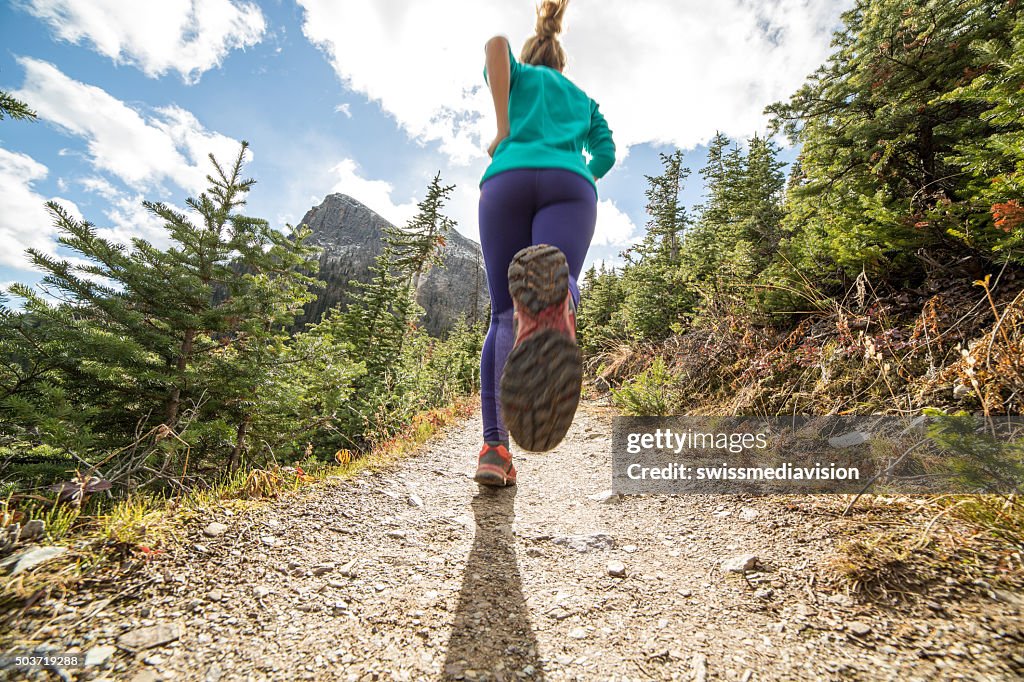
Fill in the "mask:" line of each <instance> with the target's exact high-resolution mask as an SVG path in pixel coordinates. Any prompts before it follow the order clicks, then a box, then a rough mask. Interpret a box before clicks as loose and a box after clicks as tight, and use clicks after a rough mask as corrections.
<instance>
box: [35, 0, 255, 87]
mask: <svg viewBox="0 0 1024 682" xmlns="http://www.w3.org/2000/svg"><path fill="white" fill-rule="evenodd" d="M21 5H22V7H24V8H25V9H26V10H27V11H28V12H29V13H31V14H32V15H34V16H35V17H37V18H39V19H42V20H43V21H45V22H46V23H48V24H49V25H50V28H51V30H52V31H53V32H54V34H56V36H57V37H59V38H61V39H63V40H67V41H69V42H72V43H80V42H87V43H90V44H91V46H92V48H93V49H94V50H95V51H96V52H99V53H100V54H102V55H104V56H106V57H110V58H111V59H113V60H114V61H115V62H117V63H119V64H120V63H127V64H132V65H134V66H137V67H138V68H139V69H141V70H142V71H143V72H144V73H145V74H146V75H147V76H150V77H157V76H161V75H163V74H164V73H166V72H167V71H170V70H174V71H177V72H178V73H180V74H181V77H182V78H183V79H184V80H185V81H186V82H195V81H197V80H198V79H199V77H200V76H201V75H202V74H203V72H205V71H207V70H209V69H211V68H213V67H216V66H219V65H220V63H221V61H222V60H223V59H224V57H225V55H227V53H228V52H229V51H230V50H233V49H237V48H245V47H248V46H250V45H255V44H256V43H258V42H259V41H260V39H261V38H262V36H263V33H264V31H265V30H266V21H265V20H264V18H263V13H262V12H260V10H259V8H258V7H257V6H256V5H254V4H252V3H248V2H237V1H235V0H159V2H139V0H91V1H90V2H80V1H76V0H23V2H22V3H21Z"/></svg>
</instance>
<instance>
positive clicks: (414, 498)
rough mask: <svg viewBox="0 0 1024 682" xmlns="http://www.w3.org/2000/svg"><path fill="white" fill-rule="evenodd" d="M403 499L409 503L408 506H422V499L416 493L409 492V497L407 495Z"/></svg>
mask: <svg viewBox="0 0 1024 682" xmlns="http://www.w3.org/2000/svg"><path fill="white" fill-rule="evenodd" d="M405 501H406V502H408V503H409V506H410V507H422V506H423V500H422V499H420V496H419V495H417V494H416V493H410V494H409V497H407V498H406V499H405Z"/></svg>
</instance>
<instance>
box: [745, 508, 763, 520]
mask: <svg viewBox="0 0 1024 682" xmlns="http://www.w3.org/2000/svg"><path fill="white" fill-rule="evenodd" d="M759 514H760V512H758V511H757V510H756V509H754V508H753V507H743V509H740V518H741V519H743V520H744V521H753V520H754V519H756V518H757V517H758V515H759Z"/></svg>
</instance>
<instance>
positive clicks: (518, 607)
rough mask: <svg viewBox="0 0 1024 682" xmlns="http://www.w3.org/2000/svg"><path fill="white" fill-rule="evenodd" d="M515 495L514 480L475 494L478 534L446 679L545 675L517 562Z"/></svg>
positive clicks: (464, 583)
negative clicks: (513, 528)
mask: <svg viewBox="0 0 1024 682" xmlns="http://www.w3.org/2000/svg"><path fill="white" fill-rule="evenodd" d="M515 496H516V487H515V486H510V487H508V488H501V489H488V488H481V489H480V492H479V493H478V494H477V495H476V497H474V498H473V502H472V507H473V516H474V518H475V519H476V534H475V536H474V538H473V548H472V549H471V550H470V552H469V560H468V561H467V562H466V571H465V574H464V576H463V579H462V589H461V590H460V591H459V604H458V607H457V610H456V612H455V623H454V625H453V626H452V634H451V637H450V638H449V640H448V655H447V657H446V658H445V662H444V669H443V670H444V672H443V678H444V679H446V680H450V679H463V678H465V679H487V680H515V679H521V678H518V677H517V675H516V673H517V672H520V671H522V672H525V674H526V678H527V679H532V680H542V679H544V672H543V671H542V670H541V667H540V660H539V657H538V653H537V638H536V637H535V636H534V634H533V630H532V629H531V628H530V618H529V613H528V611H527V607H526V598H525V597H524V596H523V583H522V579H521V578H520V575H519V567H518V566H517V565H516V552H515V540H514V539H513V536H512V519H513V518H514V516H515V511H514V502H515ZM467 670H472V671H475V673H476V674H475V675H474V673H472V672H471V673H469V674H468V675H466V674H465V671H467Z"/></svg>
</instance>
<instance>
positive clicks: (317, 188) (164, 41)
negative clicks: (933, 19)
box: [0, 0, 851, 284]
mask: <svg viewBox="0 0 1024 682" xmlns="http://www.w3.org/2000/svg"><path fill="white" fill-rule="evenodd" d="M850 4H851V2H849V1H848V0H843V1H842V2H837V1H834V0H764V1H763V2H750V1H749V0H720V1H719V2H716V3H707V2H692V1H672V0H649V1H648V2H647V3H644V4H643V5H638V4H632V3H608V2H602V1H601V0H574V1H573V3H572V4H571V5H570V8H569V12H568V17H567V25H566V32H565V35H564V37H563V44H564V45H565V47H566V50H567V51H568V53H569V56H570V61H569V65H568V68H567V70H566V75H567V76H569V77H570V78H572V79H573V80H574V81H575V82H576V83H577V84H579V85H581V87H583V88H584V89H585V90H586V91H587V92H588V93H589V94H590V95H591V96H592V97H593V98H594V99H595V100H597V101H598V102H599V103H600V104H601V108H602V111H603V112H604V113H605V115H606V117H607V119H608V122H609V125H610V126H611V128H612V130H613V132H614V134H615V138H616V142H617V144H618V147H619V156H620V161H619V163H618V164H617V165H616V166H615V168H613V170H612V171H611V172H610V173H609V175H608V176H606V178H605V179H604V180H602V181H601V183H600V184H599V192H600V195H601V197H600V198H601V202H600V205H599V218H598V229H597V237H596V239H595V243H594V245H593V247H592V249H591V252H590V261H591V262H595V261H600V260H603V259H607V260H610V261H613V262H614V261H615V260H616V259H617V255H618V253H619V252H620V251H621V250H622V249H623V248H625V247H626V246H628V244H629V243H630V242H631V241H634V240H635V239H636V238H638V237H639V235H640V234H641V233H642V231H643V226H644V224H645V223H646V220H647V217H646V215H645V213H644V194H643V191H644V188H645V181H644V176H645V175H647V174H656V173H658V172H659V167H660V166H659V161H658V153H659V152H669V151H671V150H672V149H674V148H676V147H679V148H682V149H684V150H685V151H686V158H687V163H688V165H689V166H690V167H691V168H692V170H693V174H692V176H691V180H690V182H689V184H688V185H687V187H686V192H685V194H686V198H687V200H688V201H689V202H690V203H695V202H696V201H698V200H699V196H700V191H701V187H700V183H699V176H698V175H697V171H698V169H699V168H700V167H701V165H702V164H703V159H704V154H705V152H706V148H705V147H704V146H703V145H704V143H705V142H706V141H707V140H708V139H709V138H710V137H711V136H712V135H713V134H714V132H715V131H716V130H722V131H723V132H725V133H726V134H729V135H730V136H732V137H734V138H737V139H742V138H744V137H747V136H749V135H751V134H753V133H755V132H763V130H764V125H765V118H764V116H763V114H762V110H763V108H764V106H765V105H767V104H769V103H771V102H772V101H775V100H777V99H782V98H785V97H787V96H788V95H789V94H790V93H792V92H793V91H794V90H795V89H796V88H797V87H799V85H800V83H802V82H803V80H804V79H805V77H806V76H807V75H808V74H809V73H810V72H811V71H813V70H814V68H815V67H816V66H817V65H818V64H819V63H821V61H822V60H823V59H824V58H825V57H826V56H827V54H828V51H829V39H830V35H831V32H832V30H834V28H836V26H837V22H838V18H839V14H840V12H841V11H842V10H843V9H845V8H847V7H848V6H849V5H850ZM639 7H643V8H644V12H645V14H644V15H639V14H638V11H639V10H638V9H637V8H639ZM532 27H533V2H520V1H518V0H516V1H514V2H513V1H510V0H503V1H502V0H479V1H478V2H474V3H464V2H463V3H456V2H453V1H451V0H408V1H402V0H390V1H388V2H377V1H374V2H367V1H366V0H361V1H360V2H350V1H348V0H263V1H261V2H243V1H242V0H162V1H161V2H160V3H149V2H137V0H91V1H90V2H85V1H84V0H15V1H14V2H6V3H5V4H3V5H0V45H3V46H4V47H3V50H2V51H0V89H4V90H8V91H12V92H14V93H15V94H16V95H17V96H19V97H21V98H22V99H25V100H27V101H28V103H29V104H30V105H31V106H32V107H33V108H34V109H36V110H37V111H38V113H39V115H40V121H38V122H35V123H25V122H12V121H3V122H0V284H6V283H9V282H12V281H21V282H35V281H37V280H38V276H37V275H36V274H35V273H33V272H32V271H31V270H30V269H28V267H27V265H26V261H25V259H24V256H23V255H22V254H23V252H24V250H25V248H27V247H28V246H34V247H36V248H39V249H41V250H43V251H48V252H51V253H60V250H59V249H57V248H56V246H55V241H54V239H55V234H54V231H53V229H52V225H51V222H50V220H49V218H48V216H47V214H46V212H45V210H44V209H43V208H42V203H43V202H44V201H46V200H48V199H56V200H58V201H60V202H61V203H62V204H64V205H65V206H66V207H68V208H69V210H71V211H72V212H73V213H77V214H78V215H81V216H83V217H85V218H86V219H88V220H90V221H91V222H93V223H95V224H96V225H97V226H98V227H100V228H102V229H103V230H104V233H105V234H107V235H109V236H112V237H114V238H116V239H120V240H127V239H129V238H130V237H132V236H143V237H145V238H147V239H151V240H154V241H157V242H160V240H161V238H162V236H161V234H162V233H161V230H160V229H159V224H158V223H155V222H154V221H153V220H152V219H151V218H150V217H149V216H147V215H146V214H145V212H144V211H143V210H142V209H141V206H140V202H141V200H142V199H143V198H146V199H154V200H162V201H166V202H169V203H172V204H175V205H177V206H183V205H184V199H185V198H186V197H187V196H189V195H192V194H195V193H197V192H198V191H201V190H202V189H203V188H204V183H203V176H204V175H205V173H206V172H208V164H207V161H206V158H205V156H206V154H207V153H208V152H211V151H212V152H214V153H216V154H218V156H221V157H227V156H230V155H232V154H233V153H234V152H236V151H237V144H238V141H239V140H242V139H245V140H248V141H249V143H250V144H251V148H252V152H253V153H252V159H251V161H250V163H249V165H248V166H247V172H248V174H249V175H250V176H252V177H255V178H256V180H257V181H258V184H257V185H256V187H255V189H254V190H253V192H252V193H251V195H250V202H249V207H248V212H249V213H250V214H252V215H256V216H260V217H264V218H267V219H269V220H270V221H271V223H272V224H274V225H275V226H283V225H284V224H285V223H295V222H297V221H298V220H300V219H301V217H302V215H303V214H304V213H305V211H306V210H308V209H309V208H310V207H311V206H313V205H315V204H317V203H319V202H320V201H321V200H322V199H323V197H324V196H325V195H326V194H328V193H330V192H332V191H341V192H346V193H348V194H351V195H352V196H354V197H356V198H357V199H359V200H361V201H363V202H364V203H366V204H367V205H369V206H370V207H371V208H373V209H374V210H376V211H378V212H379V213H381V214H382V215H384V216H385V217H386V218H388V219H390V220H392V221H393V222H397V223H399V224H401V223H403V222H404V221H405V220H406V219H407V218H408V217H409V216H410V215H411V213H412V211H413V209H414V205H415V202H416V201H417V200H418V199H419V198H421V196H422V192H423V189H424V187H425V186H426V184H427V182H428V181H429V180H430V178H431V177H432V176H433V175H434V173H436V172H437V171H438V170H440V171H441V173H442V177H443V178H444V179H445V180H446V181H447V182H449V183H455V184H456V185H457V189H456V192H455V195H454V197H453V199H452V202H451V204H450V205H449V213H450V214H451V215H452V217H453V218H455V219H456V220H457V221H458V229H459V231H461V232H462V233H463V234H465V235H467V236H469V237H471V238H473V239H477V238H478V230H477V225H476V218H475V207H476V200H477V197H478V192H477V181H478V179H479V177H480V175H481V173H482V172H483V170H484V168H485V167H486V164H487V157H486V154H485V152H484V149H485V148H486V145H487V143H488V142H489V141H490V139H491V137H492V136H493V127H494V122H493V111H491V110H490V109H489V107H490V102H489V94H488V92H487V91H486V89H485V86H484V84H483V82H482V78H481V69H482V58H483V51H482V46H483V43H484V42H485V41H486V40H487V38H488V37H490V36H491V35H494V34H495V33H501V34H504V35H507V36H508V37H509V38H510V39H511V40H512V43H513V45H514V49H515V51H517V52H518V46H519V45H521V44H522V41H523V40H525V38H526V37H527V36H528V34H529V33H530V31H532ZM793 154H794V152H793V150H791V149H790V150H786V151H785V152H784V158H785V159H786V160H787V161H788V160H790V159H792V157H793Z"/></svg>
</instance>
